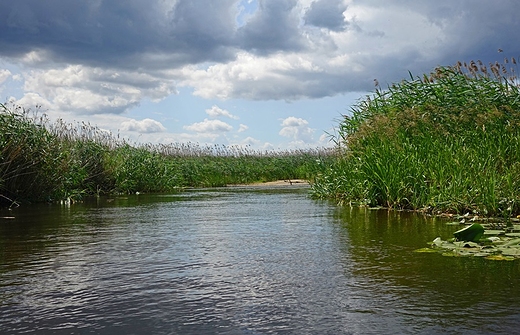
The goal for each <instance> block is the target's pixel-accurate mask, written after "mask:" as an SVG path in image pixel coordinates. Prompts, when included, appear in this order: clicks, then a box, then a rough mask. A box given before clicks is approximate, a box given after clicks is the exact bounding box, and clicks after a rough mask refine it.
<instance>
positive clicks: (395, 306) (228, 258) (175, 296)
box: [0, 188, 520, 334]
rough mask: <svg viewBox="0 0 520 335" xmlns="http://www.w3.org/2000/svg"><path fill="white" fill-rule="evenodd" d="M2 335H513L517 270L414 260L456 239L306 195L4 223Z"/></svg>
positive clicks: (108, 206)
mask: <svg viewBox="0 0 520 335" xmlns="http://www.w3.org/2000/svg"><path fill="white" fill-rule="evenodd" d="M5 216H12V217H14V219H0V333H1V334H492V333H496V334H511V333H516V332H518V329H520V280H519V278H520V266H519V264H520V263H519V262H518V261H513V262H494V261H486V260H482V259H462V258H450V257H443V256H441V255H438V254H420V253H413V252H412V251H413V250H414V249H417V248H420V247H424V246H425V243H426V242H427V241H431V240H433V239H434V238H435V237H436V236H442V237H443V238H446V237H448V236H450V234H451V232H453V231H454V230H455V229H457V228H456V227H452V226H446V225H445V224H443V222H442V221H440V220H437V221H435V220H432V219H425V218H423V217H421V216H417V215H413V214H410V213H398V212H387V211H374V210H364V209H350V208H338V207H336V206H333V205H331V204H330V203H326V202H317V201H314V200H312V199H309V198H308V196H307V190H306V189H301V188H295V189H288V188H228V189H212V190H192V191H188V192H185V193H182V194H175V195H139V196H130V197H118V198H114V199H100V200H97V201H94V202H92V203H84V204H74V205H72V206H70V207H64V206H59V205H42V206H34V207H30V208H28V207H25V208H19V209H16V210H13V211H11V212H9V211H7V210H2V211H0V217H5Z"/></svg>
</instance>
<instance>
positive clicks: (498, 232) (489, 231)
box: [484, 229, 520, 236]
mask: <svg viewBox="0 0 520 335" xmlns="http://www.w3.org/2000/svg"><path fill="white" fill-rule="evenodd" d="M505 233H506V232H505V231H503V230H493V229H487V230H484V235H504V234H505ZM519 236H520V235H519Z"/></svg>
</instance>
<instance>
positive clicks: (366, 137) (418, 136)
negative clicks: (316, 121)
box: [312, 59, 520, 217]
mask: <svg viewBox="0 0 520 335" xmlns="http://www.w3.org/2000/svg"><path fill="white" fill-rule="evenodd" d="M515 73H516V60H515V59H511V60H506V62H505V63H504V64H498V63H494V64H489V66H485V65H484V64H482V62H471V63H469V64H461V63H458V64H457V65H455V66H451V67H440V68H437V69H435V71H434V72H432V73H431V74H430V75H424V76H422V77H418V78H414V77H412V76H410V79H409V80H406V81H402V82H400V83H397V84H394V85H391V86H390V87H389V88H388V89H387V90H384V91H383V90H381V89H377V90H376V93H375V94H374V95H372V96H370V97H367V98H366V99H364V100H361V101H359V102H358V103H357V104H356V105H355V106H354V107H353V108H352V110H351V115H349V116H345V117H344V119H343V120H342V121H341V122H340V124H339V129H338V130H339V131H338V134H339V136H338V139H337V145H338V150H340V151H341V158H339V159H337V160H336V161H335V162H334V163H333V164H330V165H327V166H323V167H322V169H321V172H320V173H319V176H318V177H317V179H316V182H315V183H314V185H313V190H312V193H313V195H314V196H315V197H318V198H331V199H335V200H336V201H338V202H341V203H356V204H366V205H370V206H385V207H390V208H397V209H412V210H423V211H426V212H432V213H440V212H454V213H466V212H470V213H475V214H478V215H482V216H508V217H509V216H511V215H517V214H520V91H519V86H518V82H517V78H516V75H515Z"/></svg>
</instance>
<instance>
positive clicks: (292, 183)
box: [228, 179, 309, 187]
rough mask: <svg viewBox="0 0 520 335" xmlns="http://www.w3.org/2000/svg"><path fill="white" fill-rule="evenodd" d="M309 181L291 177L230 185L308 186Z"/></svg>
mask: <svg viewBox="0 0 520 335" xmlns="http://www.w3.org/2000/svg"><path fill="white" fill-rule="evenodd" d="M308 185H309V182H308V181H306V180H303V179H291V180H275V181H268V182H265V183H253V184H240V185H228V186H289V187H291V186H293V187H294V186H308Z"/></svg>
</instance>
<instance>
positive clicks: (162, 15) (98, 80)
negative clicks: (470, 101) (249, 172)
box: [0, 0, 520, 150]
mask: <svg viewBox="0 0 520 335" xmlns="http://www.w3.org/2000/svg"><path fill="white" fill-rule="evenodd" d="M518 13H520V1H517V0H457V1H453V0H437V1H431V0H219V1H215V0H126V1H119V0H75V1H70V0H46V1H41V0H24V1H10V0H0V101H1V100H3V102H5V103H10V104H17V105H20V106H23V107H24V108H29V109H33V110H34V109H39V110H40V111H41V112H42V113H43V112H44V113H46V114H47V115H48V116H49V117H50V118H51V119H53V120H55V119H58V118H61V119H63V120H64V121H66V122H70V123H73V124H74V123H78V122H90V123H91V124H93V125H96V126H98V127H99V128H100V129H103V130H107V131H110V132H112V133H113V134H119V135H120V136H122V137H124V138H127V139H129V140H130V141H134V142H136V143H164V144H166V143H172V142H175V143H179V142H196V143H199V144H209V145H211V144H223V145H241V146H246V145H248V146H251V147H252V148H255V149H261V150H264V149H265V150H272V149H274V150H278V149H281V150H285V149H300V148H308V147H311V148H313V147H319V146H329V145H331V141H330V136H331V135H334V134H335V128H336V127H337V126H338V122H339V120H341V117H342V115H344V114H348V113H349V111H350V108H351V107H352V106H353V105H355V104H356V103H358V102H359V101H360V99H364V98H365V97H366V96H367V95H368V94H371V93H372V92H374V90H375V87H374V82H375V81H374V80H375V79H377V81H378V82H379V84H380V85H381V86H382V87H383V88H385V87H386V86H388V85H390V84H392V83H395V82H398V81H400V80H403V79H406V78H409V71H410V72H411V73H412V74H413V75H417V76H420V75H422V74H424V73H429V72H430V71H432V70H433V69H434V68H435V67H436V66H439V65H454V64H455V63H456V62H457V61H471V60H475V61H476V60H482V61H483V62H484V63H488V62H495V61H499V62H502V61H503V60H504V58H505V57H518V56H520V43H519V37H518V36H519V35H518V31H520V29H519V28H520V20H518ZM499 49H500V50H503V51H502V52H500V53H499V52H498V50H499Z"/></svg>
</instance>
